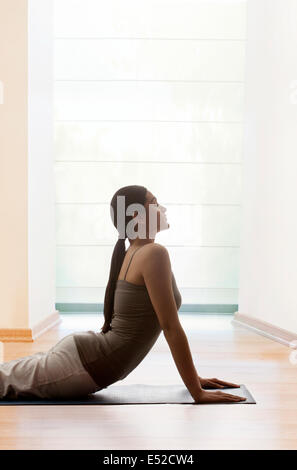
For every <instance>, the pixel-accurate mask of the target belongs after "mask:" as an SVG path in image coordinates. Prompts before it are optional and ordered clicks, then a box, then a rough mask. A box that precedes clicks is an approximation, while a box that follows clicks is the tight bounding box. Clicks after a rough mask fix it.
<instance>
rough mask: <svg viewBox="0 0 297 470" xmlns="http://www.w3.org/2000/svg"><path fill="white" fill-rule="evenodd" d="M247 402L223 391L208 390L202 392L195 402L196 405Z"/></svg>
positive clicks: (243, 398)
mask: <svg viewBox="0 0 297 470" xmlns="http://www.w3.org/2000/svg"><path fill="white" fill-rule="evenodd" d="M245 400H246V398H245V397H240V396H238V395H231V394H230V393H224V392H221V391H218V392H207V391H206V390H202V391H201V393H200V394H199V396H198V397H197V398H196V399H195V400H194V403H234V402H235V403H237V402H239V401H245Z"/></svg>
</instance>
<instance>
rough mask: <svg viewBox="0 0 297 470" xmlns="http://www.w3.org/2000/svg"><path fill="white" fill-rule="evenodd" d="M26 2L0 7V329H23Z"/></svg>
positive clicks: (25, 308) (25, 298) (25, 321)
mask: <svg viewBox="0 0 297 470" xmlns="http://www.w3.org/2000/svg"><path fill="white" fill-rule="evenodd" d="M27 44H28V41H27V1H20V0H6V1H1V3H0V48H1V49H0V81H1V82H2V83H3V103H2V104H0V294H1V312H0V328H9V327H10V326H12V327H19V328H27V327H28V324H29V315H28V289H27V286H28V250H27V245H28V231H27V229H28V225H27V207H28V201H27V171H28V169H27V151H28V149H27V124H28V121H27V110H28V108H27V101H28V96H27V86H28V85H27V84H28V77H27V66H28V63H27V59H28V50H27Z"/></svg>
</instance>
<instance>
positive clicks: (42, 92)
mask: <svg viewBox="0 0 297 470" xmlns="http://www.w3.org/2000/svg"><path fill="white" fill-rule="evenodd" d="M28 231H29V236H28V243H29V245H28V267H29V314H30V319H29V323H30V326H34V325H36V324H37V323H38V322H39V321H40V320H42V319H43V318H46V317H47V316H49V315H51V314H53V313H54V311H55V297H56V247H55V244H56V228H55V180H54V157H53V1H52V0H42V1H40V0H28Z"/></svg>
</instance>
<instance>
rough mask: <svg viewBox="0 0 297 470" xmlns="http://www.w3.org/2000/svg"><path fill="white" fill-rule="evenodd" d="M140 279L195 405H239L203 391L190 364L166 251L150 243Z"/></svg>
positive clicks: (228, 397)
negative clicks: (231, 403) (222, 402)
mask: <svg viewBox="0 0 297 470" xmlns="http://www.w3.org/2000/svg"><path fill="white" fill-rule="evenodd" d="M142 275H143V279H144V282H145V285H146V288H147V290H148V294H149V296H150V299H151V302H152V305H153V307H154V310H155V312H156V315H157V317H158V320H159V324H160V327H161V328H162V330H163V333H164V336H165V338H166V341H167V343H168V345H169V348H170V350H171V354H172V357H173V359H174V362H175V364H176V367H177V369H178V372H179V374H180V376H181V378H182V380H183V382H184V384H185V386H186V387H187V389H188V390H189V392H190V394H191V396H192V397H193V399H194V401H195V402H197V403H210V402H216V401H217V402H220V401H225V402H228V401H239V400H242V398H241V397H237V396H235V395H230V394H226V393H222V392H206V391H205V390H203V388H202V385H201V382H200V379H199V375H198V373H197V371H196V368H195V365H194V363H193V359H192V355H191V351H190V347H189V343H188V340H187V337H186V334H185V332H184V330H183V328H182V325H181V324H180V321H179V317H178V312H177V307H176V303H175V298H174V293H173V288H172V271H171V263H170V258H169V253H168V251H167V249H166V248H165V247H164V246H162V245H159V244H157V243H153V244H152V246H151V247H150V249H149V250H148V251H147V255H146V257H145V260H144V263H143V268H142Z"/></svg>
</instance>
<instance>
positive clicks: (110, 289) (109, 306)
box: [101, 185, 147, 333]
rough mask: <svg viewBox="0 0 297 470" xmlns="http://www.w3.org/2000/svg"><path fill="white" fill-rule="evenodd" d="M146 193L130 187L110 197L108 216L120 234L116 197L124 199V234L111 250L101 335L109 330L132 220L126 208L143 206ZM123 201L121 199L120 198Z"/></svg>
mask: <svg viewBox="0 0 297 470" xmlns="http://www.w3.org/2000/svg"><path fill="white" fill-rule="evenodd" d="M146 193H147V189H146V188H145V187H144V186H138V185H132V186H124V187H122V188H120V189H119V190H118V191H117V192H116V193H115V194H114V195H113V197H112V199H111V203H110V215H111V218H112V223H113V224H114V226H115V228H116V229H117V230H118V232H120V228H121V227H118V226H117V221H118V216H117V196H125V198H124V209H123V208H122V210H123V211H124V217H125V223H124V225H125V226H124V231H125V233H124V234H123V233H121V234H120V233H119V238H118V241H117V242H116V244H115V247H114V249H113V253H112V257H111V264H110V272H109V279H108V283H107V286H106V290H105V297H104V310H103V313H104V319H105V321H104V325H103V327H102V328H101V330H102V332H103V333H106V332H107V331H108V330H110V329H111V327H110V323H111V319H112V315H113V304H114V293H115V288H116V282H117V279H118V276H119V273H120V270H121V267H122V264H123V261H124V258H125V254H126V247H125V240H126V238H127V234H126V228H127V224H128V223H129V222H130V220H132V219H133V216H132V215H126V210H127V207H128V206H129V205H130V204H135V203H137V204H142V205H143V206H144V205H145V202H146ZM122 199H123V198H122Z"/></svg>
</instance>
